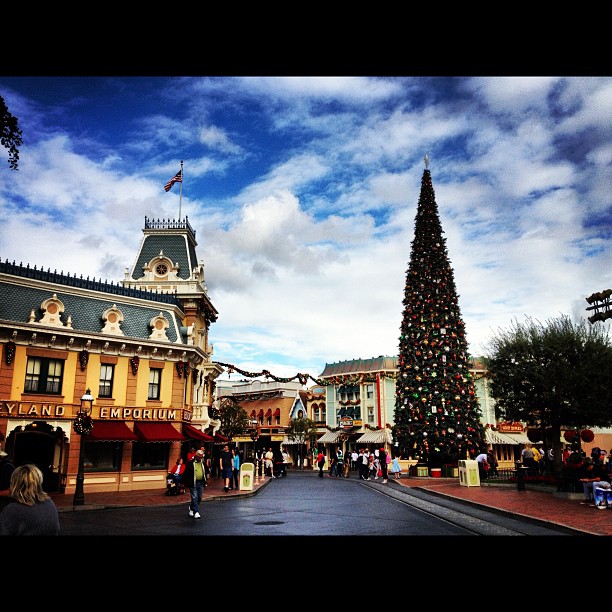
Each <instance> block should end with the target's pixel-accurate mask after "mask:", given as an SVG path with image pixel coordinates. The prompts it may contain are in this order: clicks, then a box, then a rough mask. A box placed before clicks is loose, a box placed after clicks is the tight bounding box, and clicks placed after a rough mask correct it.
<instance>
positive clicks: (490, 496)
mask: <svg viewBox="0 0 612 612" xmlns="http://www.w3.org/2000/svg"><path fill="white" fill-rule="evenodd" d="M312 474H313V475H315V476H316V474H317V472H315V471H313V472H312ZM291 475H292V472H291V471H289V475H288V477H289V478H291ZM350 478H351V479H352V480H357V478H358V477H357V474H356V473H353V472H351V476H350ZM270 482H272V479H271V478H260V479H259V482H258V481H257V479H255V482H254V484H253V490H251V491H236V490H232V491H229V492H228V493H224V492H223V481H222V480H221V479H220V478H219V479H216V478H211V479H209V484H208V486H207V487H205V489H204V497H203V499H202V501H203V502H207V501H210V500H213V499H214V500H218V499H230V498H235V497H239V496H244V495H256V494H257V492H258V491H259V490H260V489H261V488H262V487H263V486H266V485H267V484H269V483H270ZM376 482H377V483H378V482H379V481H376ZM389 484H390V485H391V486H394V485H397V486H403V487H416V488H419V489H423V490H427V491H430V492H432V493H435V494H437V495H446V496H448V497H453V498H456V499H461V500H464V501H467V502H469V503H471V504H475V505H481V506H485V507H487V508H489V509H495V510H498V511H500V512H508V513H510V514H514V515H520V516H525V517H529V518H532V519H536V520H540V521H544V522H546V523H554V524H557V525H563V526H565V527H569V528H571V529H576V530H579V531H582V532H583V533H584V534H585V535H604V536H605V535H608V536H609V535H612V510H610V509H606V510H598V509H597V508H595V507H593V506H585V505H582V504H581V503H580V500H575V499H566V498H562V497H557V496H555V495H554V494H553V493H552V492H551V491H534V490H527V491H519V490H518V489H517V488H516V487H514V486H508V485H502V486H489V485H484V486H480V487H466V486H462V485H460V484H459V479H458V478H429V477H423V478H419V477H410V478H407V477H403V478H400V479H399V480H395V479H393V478H390V479H389ZM164 493H165V489H149V490H146V491H126V492H121V493H116V492H115V493H88V492H87V489H86V490H85V504H84V505H83V506H76V507H75V506H73V505H72V501H73V496H72V495H66V494H64V495H60V494H57V493H53V494H51V497H52V498H53V501H54V502H55V504H56V506H57V507H58V510H59V511H60V512H70V511H73V510H74V511H77V512H78V511H83V510H92V509H93V510H98V509H102V508H117V507H120V508H121V507H123V508H124V507H138V506H147V507H149V506H172V505H180V504H188V503H189V493H185V494H184V495H177V496H168V495H165V494H164Z"/></svg>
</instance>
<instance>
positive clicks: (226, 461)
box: [219, 444, 234, 493]
mask: <svg viewBox="0 0 612 612" xmlns="http://www.w3.org/2000/svg"><path fill="white" fill-rule="evenodd" d="M219 470H220V471H221V478H223V490H224V491H225V492H226V493H227V492H228V491H229V490H230V489H231V488H232V487H231V486H230V485H231V484H232V478H233V470H234V467H233V465H232V453H230V449H229V444H226V445H225V446H224V447H223V450H222V451H221V454H220V455H219Z"/></svg>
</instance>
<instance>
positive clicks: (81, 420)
mask: <svg viewBox="0 0 612 612" xmlns="http://www.w3.org/2000/svg"><path fill="white" fill-rule="evenodd" d="M93 400H94V398H93V396H92V395H91V391H90V390H89V389H87V391H85V395H83V397H81V407H80V409H79V412H78V414H77V416H76V418H75V419H74V431H75V432H76V433H78V434H79V435H80V436H81V445H80V447H79V471H78V473H77V478H76V487H75V489H74V499H73V500H72V504H73V505H74V506H82V505H83V504H84V503H85V493H84V491H83V483H84V481H85V473H84V468H83V460H84V449H85V439H86V437H87V434H88V433H89V432H90V431H91V429H92V427H93V422H92V419H91V416H90V414H91V409H92V404H93Z"/></svg>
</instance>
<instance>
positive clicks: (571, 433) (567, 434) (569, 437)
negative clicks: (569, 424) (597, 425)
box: [563, 429, 576, 443]
mask: <svg viewBox="0 0 612 612" xmlns="http://www.w3.org/2000/svg"><path fill="white" fill-rule="evenodd" d="M563 437H564V438H565V441H566V442H570V443H571V442H573V441H574V440H575V439H576V432H575V430H573V429H568V430H566V431H564V432H563Z"/></svg>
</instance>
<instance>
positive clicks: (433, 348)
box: [393, 156, 486, 467]
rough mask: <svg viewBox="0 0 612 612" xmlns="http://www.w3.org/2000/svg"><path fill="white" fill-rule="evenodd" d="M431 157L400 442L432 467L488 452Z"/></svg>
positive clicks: (414, 263) (402, 381) (410, 292)
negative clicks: (437, 199) (440, 215)
mask: <svg viewBox="0 0 612 612" xmlns="http://www.w3.org/2000/svg"><path fill="white" fill-rule="evenodd" d="M428 165H429V158H428V157H427V156H425V171H424V172H423V177H422V179H421V195H420V197H419V203H418V207H417V213H416V218H415V230H414V239H413V241H412V247H411V253H410V262H409V265H408V272H407V273H406V287H405V289H404V300H403V304H404V311H403V317H402V324H401V328H400V338H399V358H398V374H397V384H396V392H395V425H394V427H393V433H394V438H395V440H397V442H398V447H399V449H398V450H399V452H400V453H401V454H402V456H403V457H412V458H415V459H418V461H419V463H426V464H427V465H429V466H430V467H439V466H441V465H444V464H448V463H455V462H456V461H458V460H460V459H474V458H475V457H476V455H478V454H479V453H480V452H481V451H482V450H483V449H485V448H486V444H485V434H484V428H483V425H482V423H481V421H480V418H481V412H480V407H479V404H478V398H477V397H476V391H475V387H474V380H473V378H472V375H471V374H470V372H469V356H468V345H467V341H466V338H465V324H464V322H463V320H462V318H461V311H460V308H459V301H458V295H457V291H456V287H455V280H454V273H453V269H452V267H451V264H450V260H449V258H448V252H447V248H446V238H444V237H443V233H444V231H443V229H442V224H441V223H440V218H439V215H438V205H437V204H436V198H435V193H434V189H433V184H432V180H431V173H430V171H429V169H428Z"/></svg>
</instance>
